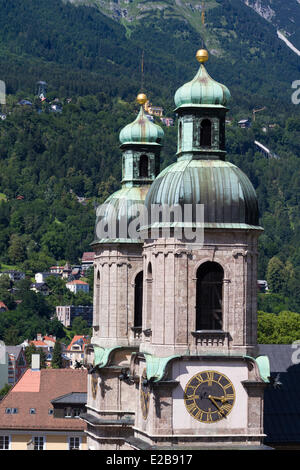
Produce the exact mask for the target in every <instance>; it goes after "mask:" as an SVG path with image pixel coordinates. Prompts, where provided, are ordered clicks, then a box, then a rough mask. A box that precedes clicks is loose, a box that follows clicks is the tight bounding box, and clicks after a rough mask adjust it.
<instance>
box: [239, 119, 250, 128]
mask: <svg viewBox="0 0 300 470" xmlns="http://www.w3.org/2000/svg"><path fill="white" fill-rule="evenodd" d="M238 126H239V127H240V128H241V129H247V128H249V127H251V119H241V120H240V121H239V122H238Z"/></svg>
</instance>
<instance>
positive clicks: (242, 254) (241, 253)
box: [232, 250, 248, 258]
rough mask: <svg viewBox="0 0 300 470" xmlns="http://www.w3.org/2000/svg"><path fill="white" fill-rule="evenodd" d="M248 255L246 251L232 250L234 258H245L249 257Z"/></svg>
mask: <svg viewBox="0 0 300 470" xmlns="http://www.w3.org/2000/svg"><path fill="white" fill-rule="evenodd" d="M247 253H248V252H247V251H245V250H232V256H233V257H234V258H238V257H239V256H243V257H245V256H247Z"/></svg>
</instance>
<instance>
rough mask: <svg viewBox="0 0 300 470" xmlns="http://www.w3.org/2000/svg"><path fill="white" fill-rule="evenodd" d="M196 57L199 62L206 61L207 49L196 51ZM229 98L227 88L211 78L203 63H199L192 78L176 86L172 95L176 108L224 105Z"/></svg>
mask: <svg viewBox="0 0 300 470" xmlns="http://www.w3.org/2000/svg"><path fill="white" fill-rule="evenodd" d="M196 57H197V60H198V61H199V62H206V60H207V59H208V54H207V51H204V50H200V51H198V52H197V55H196ZM229 99H230V92H229V90H228V88H227V87H226V86H225V85H222V84H221V83H218V82H216V81H215V80H213V79H212V78H211V76H210V75H209V74H208V73H207V71H206V68H205V67H204V65H203V63H201V65H200V68H199V70H198V72H197V74H196V75H195V77H194V78H193V80H191V81H190V82H188V83H185V84H184V85H182V86H181V87H180V88H178V90H177V91H176V93H175V97H174V101H175V104H176V107H177V108H179V107H180V106H183V105H185V106H187V105H221V106H226V105H227V103H228V101H229Z"/></svg>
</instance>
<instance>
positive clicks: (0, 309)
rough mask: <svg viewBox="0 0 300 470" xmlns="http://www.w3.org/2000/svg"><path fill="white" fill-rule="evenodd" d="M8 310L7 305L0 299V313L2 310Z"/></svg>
mask: <svg viewBox="0 0 300 470" xmlns="http://www.w3.org/2000/svg"><path fill="white" fill-rule="evenodd" d="M7 311H8V308H7V306H6V305H5V303H4V302H2V301H0V313H2V312H7Z"/></svg>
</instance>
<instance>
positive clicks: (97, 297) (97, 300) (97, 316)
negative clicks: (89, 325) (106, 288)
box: [93, 271, 100, 329]
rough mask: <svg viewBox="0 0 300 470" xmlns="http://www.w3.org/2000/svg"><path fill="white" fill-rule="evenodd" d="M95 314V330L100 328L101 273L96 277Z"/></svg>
mask: <svg viewBox="0 0 300 470" xmlns="http://www.w3.org/2000/svg"><path fill="white" fill-rule="evenodd" d="M94 303H95V307H94V313H93V326H94V328H96V329H98V328H99V323H100V272H99V271H97V275H96V289H95V292H94Z"/></svg>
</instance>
